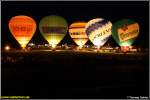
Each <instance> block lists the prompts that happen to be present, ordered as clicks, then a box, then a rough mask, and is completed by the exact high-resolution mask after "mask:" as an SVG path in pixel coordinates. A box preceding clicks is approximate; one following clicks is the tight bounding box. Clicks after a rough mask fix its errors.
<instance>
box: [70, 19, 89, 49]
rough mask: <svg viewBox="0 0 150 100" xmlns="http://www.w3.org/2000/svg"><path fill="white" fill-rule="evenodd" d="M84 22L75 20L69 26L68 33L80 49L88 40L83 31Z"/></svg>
mask: <svg viewBox="0 0 150 100" xmlns="http://www.w3.org/2000/svg"><path fill="white" fill-rule="evenodd" d="M86 24H87V23H86V22H75V23H72V24H71V25H70V27H69V33H70V36H71V38H72V39H73V40H74V42H75V43H76V44H77V45H78V46H79V47H80V48H79V49H81V48H82V47H83V45H84V44H85V43H86V42H87V41H88V36H87V34H86V33H85V25H86Z"/></svg>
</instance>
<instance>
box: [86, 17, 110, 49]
mask: <svg viewBox="0 0 150 100" xmlns="http://www.w3.org/2000/svg"><path fill="white" fill-rule="evenodd" d="M111 28H112V23H111V22H110V21H107V20H105V19H102V18H96V19H93V20H90V21H89V22H88V23H87V25H86V33H87V35H88V37H89V40H90V41H91V42H92V43H93V44H94V45H96V46H97V47H98V48H99V47H100V46H102V45H104V44H105V43H106V41H107V40H108V39H109V37H110V36H111V34H112V32H111Z"/></svg>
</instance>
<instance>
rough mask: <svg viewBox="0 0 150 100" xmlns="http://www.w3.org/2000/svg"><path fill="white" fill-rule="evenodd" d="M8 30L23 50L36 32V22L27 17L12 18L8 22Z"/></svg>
mask: <svg viewBox="0 0 150 100" xmlns="http://www.w3.org/2000/svg"><path fill="white" fill-rule="evenodd" d="M9 30H10V32H11V33H12V35H13V36H14V38H15V39H16V40H17V41H18V42H19V44H20V45H21V47H22V48H25V47H26V45H27V44H28V42H29V41H30V40H31V38H32V37H33V35H34V33H35V31H36V22H35V21H34V19H32V18H31V17H28V16H24V15H19V16H14V17H12V18H11V19H10V21H9Z"/></svg>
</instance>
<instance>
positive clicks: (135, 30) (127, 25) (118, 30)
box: [112, 19, 139, 47]
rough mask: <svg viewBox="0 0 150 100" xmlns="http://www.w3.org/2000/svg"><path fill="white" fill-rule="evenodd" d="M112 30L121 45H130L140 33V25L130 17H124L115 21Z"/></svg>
mask: <svg viewBox="0 0 150 100" xmlns="http://www.w3.org/2000/svg"><path fill="white" fill-rule="evenodd" d="M112 32H113V34H112V36H113V38H114V40H115V41H116V42H117V43H118V45H119V46H121V47H122V46H130V45H132V44H133V42H134V41H135V39H136V38H137V37H138V35H139V25H138V23H137V22H135V21H132V20H130V19H122V20H120V21H118V22H116V23H114V25H113V27H112Z"/></svg>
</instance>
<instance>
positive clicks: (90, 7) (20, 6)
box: [1, 1, 149, 48]
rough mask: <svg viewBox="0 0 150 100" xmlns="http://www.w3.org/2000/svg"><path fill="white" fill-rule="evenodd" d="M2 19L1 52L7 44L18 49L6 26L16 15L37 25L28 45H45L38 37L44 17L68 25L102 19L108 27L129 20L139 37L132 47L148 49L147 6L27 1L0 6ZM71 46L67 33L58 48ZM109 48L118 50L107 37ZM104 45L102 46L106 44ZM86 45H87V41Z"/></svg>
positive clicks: (90, 2)
mask: <svg viewBox="0 0 150 100" xmlns="http://www.w3.org/2000/svg"><path fill="white" fill-rule="evenodd" d="M1 11H2V16H1V20H2V21H1V23H2V28H1V32H2V33H1V36H2V48H3V47H4V46H5V45H6V44H9V45H11V46H12V47H14V48H18V47H19V44H18V43H17V41H16V40H15V39H14V37H13V36H12V35H11V33H10V31H9V28H8V22H9V20H10V18H11V17H13V16H16V15H27V16H30V17H32V18H33V19H34V20H35V21H36V23H37V29H36V33H35V34H34V36H33V38H32V39H31V41H30V42H33V43H35V44H44V43H47V41H46V40H45V39H44V38H43V37H42V35H41V34H40V32H39V28H38V24H39V22H40V20H41V18H43V17H45V16H47V15H59V16H62V17H64V18H65V19H66V20H67V22H68V25H70V24H71V23H73V22H75V21H86V22H88V21H89V20H91V19H93V18H98V17H99V18H105V19H107V20H110V21H111V22H112V23H115V22H116V21H118V20H120V19H123V18H129V19H131V20H134V21H136V22H138V23H139V25H140V35H139V37H138V38H137V40H136V41H135V42H134V44H133V45H135V46H140V47H148V43H149V41H148V40H149V2H148V1H143V2H142V1H139V2H131V1H130V2H127V1H126V2H123V1H121V2H108V1H107V2H102V1H93V2H92V1H88V2H85V1H83V2H81V1H78V2H77V1H70V2H69V1H61V2H59V1H55V2H54V1H53V2H52V1H49V2H48V1H44V2H42V1H41V2H40V1H37V2H31V1H28V2H27V1H26V2H25V1H20V2H19V1H15V2H10V1H9V2H8V1H7V2H6V1H5V2H4V1H3V2H2V10H1ZM64 43H68V44H75V43H74V42H73V40H72V39H71V37H70V36H69V33H67V35H66V36H65V38H64V39H63V40H62V41H61V43H60V44H64ZM107 43H109V44H110V45H111V46H118V45H117V44H116V42H115V41H114V40H113V38H112V37H111V38H110V39H109V40H108V42H107ZM107 43H106V44H107ZM87 44H91V42H90V41H88V42H87Z"/></svg>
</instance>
